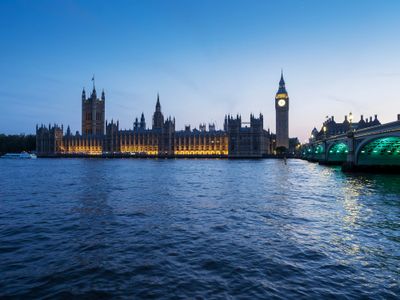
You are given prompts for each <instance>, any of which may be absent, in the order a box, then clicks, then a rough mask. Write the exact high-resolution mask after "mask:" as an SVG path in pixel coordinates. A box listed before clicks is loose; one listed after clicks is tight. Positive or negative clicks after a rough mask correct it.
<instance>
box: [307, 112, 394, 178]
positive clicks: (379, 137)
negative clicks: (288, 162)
mask: <svg viewBox="0 0 400 300" xmlns="http://www.w3.org/2000/svg"><path fill="white" fill-rule="evenodd" d="M301 157H302V158H303V159H306V160H309V161H313V162H319V163H320V164H328V165H342V169H343V170H344V171H347V170H364V169H366V170H367V169H371V170H374V169H377V170H390V171H395V172H396V173H397V172H400V116H399V117H398V120H397V121H394V122H390V123H386V124H382V125H377V126H372V127H368V128H364V129H360V130H354V131H348V132H347V133H343V134H339V135H335V136H330V137H326V138H322V139H319V140H315V141H311V142H309V143H307V144H304V145H303V146H302V149H301Z"/></svg>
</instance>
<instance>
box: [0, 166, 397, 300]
mask: <svg viewBox="0 0 400 300" xmlns="http://www.w3.org/2000/svg"><path fill="white" fill-rule="evenodd" d="M0 261H1V262H0V297H4V296H11V297H13V296H14V297H19V298H72V297H86V298H171V299H172V298H173V299H177V298H185V299H187V298H207V299H210V298H215V299H217V298H223V299H225V298H236V297H237V298H249V299H255V298H271V297H276V298H282V299H286V298H319V299H322V298H327V297H338V298H356V297H357V298H361V297H369V298H395V297H396V296H399V295H400V288H399V282H400V177H399V176H396V175H346V174H344V173H342V172H341V171H340V169H339V168H336V167H324V166H319V165H317V164H312V163H308V162H305V161H301V160H288V163H287V165H285V164H284V163H283V161H281V160H211V159H210V160H203V159H197V160H183V159H182V160H173V159H170V160H163V159H158V160H156V159H155V160H151V159H114V160H113V159H111V160H101V159H37V160H26V161H22V160H5V159H3V160H0Z"/></svg>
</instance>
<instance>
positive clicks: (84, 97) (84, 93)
mask: <svg viewBox="0 0 400 300" xmlns="http://www.w3.org/2000/svg"><path fill="white" fill-rule="evenodd" d="M85 100H86V92H85V88H83V89H82V101H85Z"/></svg>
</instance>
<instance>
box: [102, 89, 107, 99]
mask: <svg viewBox="0 0 400 300" xmlns="http://www.w3.org/2000/svg"><path fill="white" fill-rule="evenodd" d="M101 101H106V94H105V93H104V89H103V91H102V92H101Z"/></svg>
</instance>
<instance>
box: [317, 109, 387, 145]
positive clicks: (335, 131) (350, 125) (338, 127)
mask: <svg viewBox="0 0 400 300" xmlns="http://www.w3.org/2000/svg"><path fill="white" fill-rule="evenodd" d="M351 121H352V120H349V117H348V116H344V121H343V122H342V123H337V122H336V121H335V118H334V116H332V117H330V118H328V119H327V120H326V121H325V122H324V123H323V124H322V126H321V129H320V130H318V129H317V128H315V127H314V129H313V130H312V131H311V134H310V142H313V141H315V140H322V139H324V138H329V137H331V136H335V135H339V134H344V133H346V132H348V131H350V130H360V129H363V128H368V127H371V126H377V125H381V122H380V121H379V120H378V115H375V116H374V118H372V117H370V118H369V119H368V118H367V119H365V120H364V116H363V115H361V118H360V121H358V122H351Z"/></svg>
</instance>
